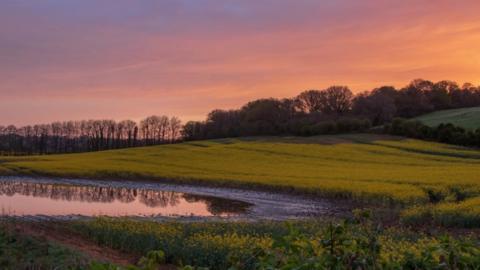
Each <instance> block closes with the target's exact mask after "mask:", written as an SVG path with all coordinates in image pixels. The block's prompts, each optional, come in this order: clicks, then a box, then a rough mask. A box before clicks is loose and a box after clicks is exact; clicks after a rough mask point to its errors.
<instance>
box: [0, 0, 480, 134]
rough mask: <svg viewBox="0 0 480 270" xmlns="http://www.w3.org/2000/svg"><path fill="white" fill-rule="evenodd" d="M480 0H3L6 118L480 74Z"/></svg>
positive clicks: (154, 109) (190, 108)
mask: <svg viewBox="0 0 480 270" xmlns="http://www.w3.org/2000/svg"><path fill="white" fill-rule="evenodd" d="M479 10H480V1H473V0H472V1H468V0H466V1H453V0H452V1H443V0H437V1H430V0H428V1H427V0H416V1H414V0H404V1H397V0H391V1H373V0H371V1H357V0H326V1H316V0H295V1H290V0H251V1H248V0H237V1H222V0H218V1H214V0H165V1H156V0H139V1H129V0H102V1H97V0H81V1H80V0H78V1H63V0H45V1H35V0H21V1H13V0H12V1H11V0H7V1H2V2H0V124H3V125H5V124H10V123H13V124H31V123H38V122H50V121H55V120H69V119H73V120H75V119H88V118H111V119H117V120H121V119H125V118H131V119H135V120H136V119H139V118H142V117H144V116H147V115H151V114H167V115H177V116H180V117H181V118H182V119H183V120H190V119H195V120H197V119H203V118H204V116H205V115H206V113H208V112H209V111H210V110H212V109H214V108H236V107H239V106H241V105H242V104H243V103H245V102H247V101H249V100H252V99H255V98H260V97H291V96H294V95H296V94H297V93H299V92H300V91H302V90H306V89H311V88H319V89H320V88H324V87H327V86H329V85H333V84H345V85H348V86H349V87H350V88H351V89H352V90H353V91H356V92H357V91H363V90H368V89H371V88H372V87H375V86H380V85H385V84H387V85H395V86H398V87H401V86H404V85H405V84H407V83H408V82H409V81H410V80H412V79H414V78H424V79H429V80H433V81H436V80H442V79H450V80H455V81H457V82H459V83H460V84H462V83H463V82H471V83H474V84H476V85H478V84H480V49H478V48H480V45H479V44H480V15H478V14H479V13H478V11H479Z"/></svg>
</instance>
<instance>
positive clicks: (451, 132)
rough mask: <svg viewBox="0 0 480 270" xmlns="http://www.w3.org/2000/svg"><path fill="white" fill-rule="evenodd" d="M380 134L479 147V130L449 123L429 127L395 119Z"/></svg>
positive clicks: (417, 122)
mask: <svg viewBox="0 0 480 270" xmlns="http://www.w3.org/2000/svg"><path fill="white" fill-rule="evenodd" d="M382 132H384V133H387V134H392V135H399V136H405V137H410V138H415V139H421V140H430V141H436V142H441V143H448V144H455V145H461V146H469V147H480V128H478V129H476V130H468V129H465V128H462V127H459V126H455V125H453V124H451V123H445V124H440V125H438V126H436V127H430V126H427V125H425V124H423V123H421V122H419V121H413V120H406V119H403V118H396V119H394V120H393V121H392V123H389V124H386V125H384V126H383V130H382Z"/></svg>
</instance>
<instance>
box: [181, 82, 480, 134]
mask: <svg viewBox="0 0 480 270" xmlns="http://www.w3.org/2000/svg"><path fill="white" fill-rule="evenodd" d="M473 106H480V87H475V86H473V85H472V84H464V85H463V86H461V87H460V86H459V85H458V84H457V83H455V82H451V81H440V82H437V83H433V82H431V81H426V80H422V79H417V80H414V81H412V82H411V83H410V84H408V85H407V86H405V87H403V88H401V89H395V88H394V87H392V86H382V87H379V88H376V89H373V90H371V91H366V92H363V93H360V94H357V95H354V94H353V93H352V91H351V90H350V89H349V88H348V87H346V86H332V87H329V88H327V89H324V90H308V91H305V92H302V93H300V94H299V95H298V96H296V97H294V98H288V99H273V98H270V99H259V100H255V101H252V102H249V103H247V104H246V105H244V106H243V107H242V108H240V109H238V110H214V111H212V112H211V113H209V114H208V116H207V120H206V121H203V122H188V123H187V124H186V125H185V126H184V128H183V135H184V138H185V139H187V140H194V139H208V138H222V137H236V136H255V135H300V136H308V135H316V134H334V133H342V132H351V131H364V130H366V129H368V128H369V127H370V126H377V125H382V124H385V123H390V122H391V121H392V120H393V119H394V118H398V117H401V118H412V117H415V116H418V115H422V114H425V113H429V112H432V111H437V110H444V109H452V108H464V107H473Z"/></svg>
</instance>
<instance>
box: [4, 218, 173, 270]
mask: <svg viewBox="0 0 480 270" xmlns="http://www.w3.org/2000/svg"><path fill="white" fill-rule="evenodd" d="M12 227H13V228H14V229H15V231H16V232H18V233H20V234H23V235H29V236H32V237H35V238H39V239H44V240H46V241H49V242H53V243H57V244H60V245H62V246H65V247H67V248H70V249H73V250H76V251H79V252H81V253H83V254H85V255H87V256H88V257H90V258H91V259H93V260H96V261H102V262H110V263H114V264H116V265H120V266H128V265H134V264H135V263H136V262H137V261H138V256H134V255H131V254H126V253H123V252H120V251H117V250H114V249H110V248H107V247H101V246H98V245H97V244H96V243H93V242H92V241H88V240H86V239H83V238H81V237H79V236H78V235H75V234H72V233H69V232H67V231H65V230H62V229H60V228H57V227H56V226H48V225H44V224H40V223H38V222H29V223H27V222H16V223H14V224H12ZM165 269H167V268H165ZM170 269H172V268H170Z"/></svg>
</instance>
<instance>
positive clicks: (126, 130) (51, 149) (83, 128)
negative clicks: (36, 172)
mask: <svg viewBox="0 0 480 270" xmlns="http://www.w3.org/2000/svg"><path fill="white" fill-rule="evenodd" d="M181 129H182V125H181V122H180V120H179V119H178V118H177V117H171V118H169V117H167V116H150V117H147V118H145V119H144V120H142V121H140V122H139V123H136V122H134V121H131V120H125V121H120V122H116V121H113V120H85V121H67V122H54V123H51V124H42V125H34V126H23V127H15V126H13V125H10V126H6V127H2V126H0V152H1V153H2V154H4V155H5V154H6V155H10V154H11V155H13V154H15V155H22V154H52V153H75V152H88V151H99V150H108V149H118V148H125V147H134V146H145V145H155V144H163V143H171V142H175V141H178V140H179V139H180V132H181Z"/></svg>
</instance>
